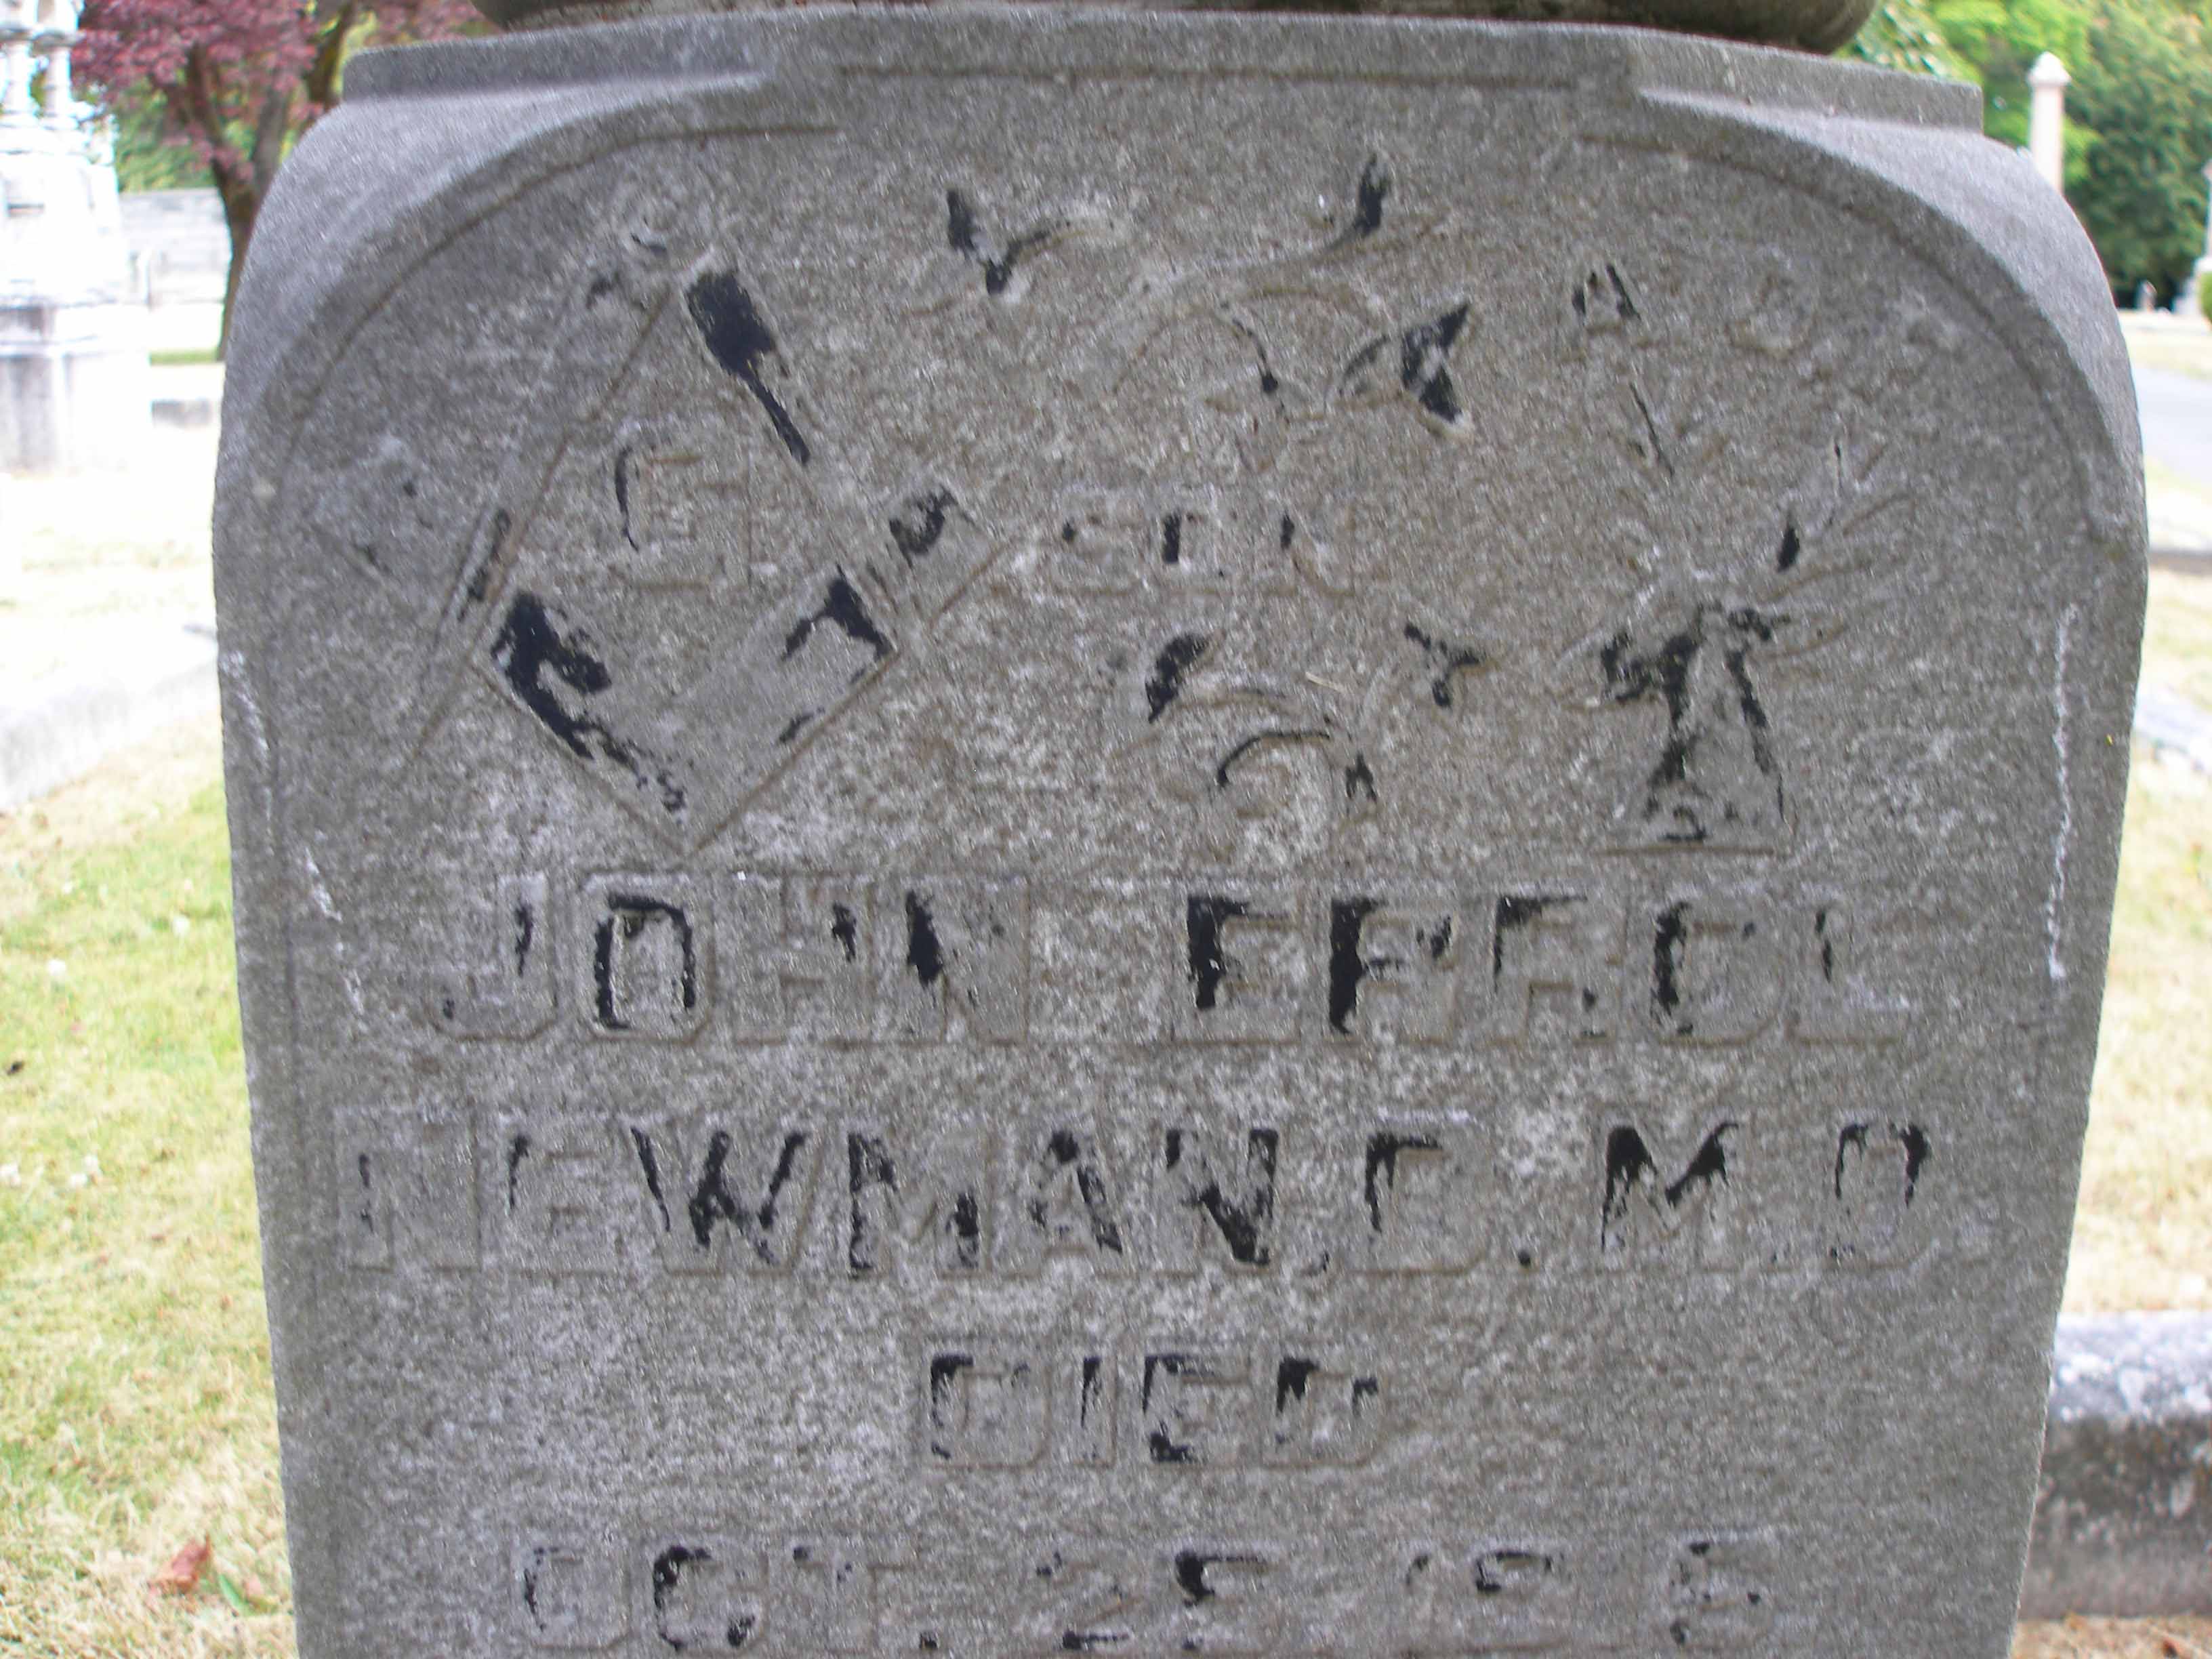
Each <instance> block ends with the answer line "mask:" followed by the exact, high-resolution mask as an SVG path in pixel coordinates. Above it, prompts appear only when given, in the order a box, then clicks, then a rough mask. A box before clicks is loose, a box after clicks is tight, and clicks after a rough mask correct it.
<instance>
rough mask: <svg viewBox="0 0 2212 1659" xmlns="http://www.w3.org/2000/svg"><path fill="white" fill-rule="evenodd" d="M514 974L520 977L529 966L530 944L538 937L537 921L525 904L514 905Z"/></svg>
mask: <svg viewBox="0 0 2212 1659" xmlns="http://www.w3.org/2000/svg"><path fill="white" fill-rule="evenodd" d="M513 921H514V976H515V977H516V978H517V979H520V978H521V977H522V975H523V974H524V973H525V972H526V971H527V970H528V969H529V967H530V946H531V945H532V941H534V940H535V939H537V937H538V921H537V918H536V917H534V916H532V915H531V914H530V907H529V906H528V905H526V904H518V905H516V906H515V907H514V916H513Z"/></svg>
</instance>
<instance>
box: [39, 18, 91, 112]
mask: <svg viewBox="0 0 2212 1659" xmlns="http://www.w3.org/2000/svg"><path fill="white" fill-rule="evenodd" d="M33 3H34V4H35V3H36V0H33ZM80 9H81V8H80V7H79V6H78V4H77V0H53V7H52V13H53V15H52V18H51V20H50V21H48V22H47V24H46V27H45V28H44V29H43V30H41V31H40V36H39V46H40V48H41V50H43V51H44V52H45V53H46V125H48V126H49V127H51V128H52V129H53V130H54V131H56V132H61V133H69V134H71V135H74V134H75V133H76V94H75V92H74V91H73V90H72V88H70V47H71V46H75V45H76V21H77V15H78V13H79V11H80Z"/></svg>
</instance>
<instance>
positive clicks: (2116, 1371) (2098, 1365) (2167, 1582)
mask: <svg viewBox="0 0 2212 1659" xmlns="http://www.w3.org/2000/svg"><path fill="white" fill-rule="evenodd" d="M2020 1612H2021V1618H2023V1619H2057V1618H2062V1617H2063V1616H2064V1615H2065V1614H2067V1613H2085V1614H2106V1615H2112V1616H2116V1617H2130V1618H2149V1617H2157V1616H2160V1615H2164V1614H2172V1613H2212V1314H2180V1313H2162V1314H2118V1315H2107V1316H2094V1317H2081V1318H2071V1319H2062V1320H2060V1321H2059V1322H2058V1337H2057V1344H2056V1346H2055V1350H2054V1353H2053V1363H2052V1366H2051V1407H2050V1416H2049V1419H2048V1421H2047V1422H2046V1424H2045V1429H2044V1437H2043V1480H2042V1484H2041V1486H2040V1487H2039V1490H2038V1494H2037V1500H2036V1509H2035V1525H2034V1529H2033V1532H2032V1533H2031V1534H2030V1535H2029V1544H2028V1557H2027V1582H2026V1583H2025V1584H2024V1585H2023V1586H2022V1588H2021V1598H2020Z"/></svg>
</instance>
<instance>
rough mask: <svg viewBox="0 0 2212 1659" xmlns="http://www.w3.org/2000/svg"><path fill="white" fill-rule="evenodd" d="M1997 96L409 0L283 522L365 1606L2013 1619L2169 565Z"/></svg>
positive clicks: (288, 926)
mask: <svg viewBox="0 0 2212 1659" xmlns="http://www.w3.org/2000/svg"><path fill="white" fill-rule="evenodd" d="M577 15H578V16H580V15H582V14H577ZM1642 16H1643V18H1644V21H1650V14H1649V13H1648V12H1647V13H1644V14H1642ZM518 21H532V22H536V23H544V22H551V23H556V24H557V23H559V22H561V21H570V20H564V18H563V17H562V16H560V15H554V16H551V17H544V16H540V17H534V18H531V19H526V20H518ZM1855 21H1856V20H1855V19H1852V18H1840V19H1839V18H1838V17H1836V16H1832V15H1823V16H1814V15H1799V16H1795V17H1791V18H1788V19H1784V20H1783V21H1782V22H1780V23H1779V24H1777V23H1776V22H1775V21H1774V20H1773V19H1771V18H1770V19H1769V20H1768V26H1767V27H1766V29H1765V31H1764V32H1765V33H1770V34H1772V35H1777V36H1779V37H1780V38H1784V39H1790V38H1796V39H1799V40H1810V41H1814V42H1816V43H1819V42H1826V41H1828V40H1831V38H1832V37H1833V38H1840V36H1838V35H1836V31H1837V30H1838V29H1840V30H1841V31H1842V33H1844V34H1847V33H1849V28H1850V25H1851V24H1852V23H1853V22H1855ZM1977 126H1978V124H1977V112H1976V99H1975V96H1974V94H1973V93H1972V91H1971V90H1970V89H1966V88H1960V87H1956V86H1950V85H1943V84H1939V83H1936V82H1925V81H1912V80H1908V79H1905V78H1904V77H1901V76H1890V75H1887V74H1883V73H1880V72H1875V71H1869V70H1856V69H1852V68H1849V67H1846V66H1843V65H1838V64H1830V63H1826V62H1822V61H1820V60H1819V59H1817V58H1812V57H1809V56H1807V55H1805V54H1802V53H1798V52H1784V51H1777V50H1771V49H1765V48H1760V47H1756V46H1745V45H1736V44H1727V43H1723V42H1718V41H1713V40H1692V39H1686V38H1670V37H1668V36H1665V35H1662V34H1657V33H1648V32H1642V31H1631V30H1618V29H1608V28H1602V27H1591V28H1559V27H1530V26H1524V25H1518V24H1515V23H1511V22H1497V21H1435V20H1431V21H1417V20H1409V19H1392V20H1389V21H1376V20H1360V19H1348V18H1340V17H1337V18H1326V19H1323V18H1284V17H1259V16H1223V15H1194V14H1189V13H1182V14H1166V13H1144V12H1137V11H1124V10H1108V9H1062V10H1058V11H1030V10H1014V9H1008V10H1005V11H999V10H994V9H963V10H957V11H946V12H943V13H932V12H927V11H916V10H906V9H900V10H883V11H877V10H866V9H863V10H853V11H846V10H836V11H830V10H823V9H817V10H803V11H790V12H757V11H755V12H733V13H722V14H716V15H678V16H635V17H632V18H630V19H629V20H628V21H612V22H605V23H602V24H601V25H599V26H598V27H590V28H583V29H562V28H558V27H546V28H532V29H531V30H527V31H524V32H520V33H516V34H514V35H512V36H510V37H508V38H507V39H504V40H495V41H488V42H477V43H466V44H455V45H447V46H433V47H426V48H420V49H416V50H410V51H407V52H395V53H386V54H379V55H375V56H373V57H368V58H363V59H362V60H361V61H360V62H358V63H357V64H356V66H355V67H354V69H353V70H352V71H351V73H350V75H349V88H348V96H347V99H346V100H345V102H344V104H343V106H341V107H340V109H339V110H338V111H337V112H336V113H335V114H334V115H333V116H331V118H328V119H327V120H325V122H323V123H322V124H320V125H319V126H318V127H317V128H316V130H315V131H313V134H311V135H310V137H308V138H307V141H306V142H305V143H303V144H302V145H301V149H300V150H299V152H298V153H297V155H295V157H294V159H293V160H292V161H290V162H289V164H288V167H287V170H286V172H285V173H284V174H283V177H282V179H281V180H280V182H279V184H278V186H277V189H276V194H275V196H274V197H272V199H271V201H270V204H269V207H268V209H267V210H266V213H265V215H264V218H263V219H262V221H261V222H260V224H259V227H258V230H257V233H256V235H255V240H254V242H253V244H252V254H251V258H250V263H249V266H248V270H247V271H246V279H245V286H244V289H243V290H242V294H241V299H240V313H239V318H238V321H237V325H236V333H235V337H234V353H233V356H232V360H231V367H230V371H229V373H230V379H229V385H228V392H227V409H226V422H225V431H224V452H223V462H222V480H221V487H220V492H219V501H218V507H217V523H216V532H217V585H218V598H219V602H220V605H221V608H222V637H223V650H224V655H223V675H224V688H225V700H226V708H225V723H226V745H227V759H228V775H229V802H230V812H231V829H232V837H233V842H234V856H235V860H236V862H235V871H236V880H237V901H238V902H237V916H238V925H239V951H240V981H241V994H242V996H243V999H244V1005H245V1007H244V1011H245V1017H246V1040H247V1044H248V1048H249V1053H250V1055H251V1059H252V1093H253V1102H254V1112H255V1152H256V1162H257V1170H258V1181H259V1185H260V1191H261V1205H262V1223H263V1236H264V1248H265V1250H266V1262H267V1284H268V1290H269V1297H270V1312H271V1316H272V1327H273V1334H274V1351H275V1359H276V1383H277V1391H278V1401H279V1410H280V1425H281V1429H282V1432H283V1443H284V1459H285V1480H286V1510H287V1516H288V1525H289V1529H290V1541H291V1557H292V1562H293V1567H294V1572H295V1591H296V1601H297V1608H298V1619H299V1631H300V1638H301V1650H302V1651H303V1652H304V1653H306V1654H307V1655H309V1656H311V1659H323V1656H338V1655H351V1654H362V1653H386V1652H391V1653H398V1652H469V1653H472V1654H486V1655H509V1654H511V1655H518V1656H520V1655H526V1654H532V1653H537V1652H541V1651H562V1650H566V1651H590V1652H612V1653H622V1654H626V1655H645V1654H663V1653H668V1652H672V1651H678V1650H681V1651H687V1652H743V1653H752V1652H763V1653H777V1654H823V1653H849V1654H863V1653H865V1654H891V1653H914V1652H917V1651H919V1652H925V1653H927V1652H937V1653H946V1654H959V1655H992V1656H1002V1655H1023V1656H1029V1655H1042V1654H1046V1653H1053V1652H1067V1651H1100V1652H1112V1653H1117V1654H1133V1655H1141V1656H1146V1659H1155V1656H1160V1659H1164V1656H1167V1655H1170V1654H1185V1653H1212V1654H1261V1653H1265V1654H1270V1655H1317V1654H1322V1653H1339V1654H1369V1653H1381V1652H1392V1653H1409V1654H1437V1655H1444V1654H1457V1653H1464V1652H1468V1651H1471V1650H1497V1649H1500V1648H1504V1649H1506V1650H1515V1649H1522V1650H1556V1651H1561V1652H1573V1653H1596V1652H1601V1651H1610V1650H1638V1651H1648V1650H1672V1649H1675V1648H1680V1649H1682V1650H1687V1651H1705V1650H1736V1651H1745V1652H1761V1653H1765V1652H1778V1651H1789V1652H1802V1653H1806V1654H1814V1655H1833V1656H1838V1659H1842V1656H1853V1659H1857V1656H1863V1655H1868V1654H1898V1655H1902V1654H1923V1653H1926V1654H1935V1653H1942V1654H1945V1655H1962V1656H1985V1659H1994V1656H1997V1655H2001V1654H2002V1653H2003V1652H2004V1651H2005V1650H2006V1648H2007V1645H2008V1638H2009V1632H2010V1630H2011V1626H2012V1620H2013V1613H2014V1607H2015V1597H2016V1595H2017V1592H2018V1589H2019V1586H2020V1583H2021V1562H2022V1558H2023V1554H2024V1552H2025V1548H2026V1542H2027V1528H2028V1523H2029V1516H2030V1511H2031V1508H2032V1505H2033V1500H2034V1497H2035V1491H2036V1476H2037V1452H2038V1447H2039V1431H2040V1428H2041V1425H2042V1422H2043V1412H2044V1400H2045V1386H2046V1383H2047V1381H2048V1373H2047V1369H2046V1365H2047V1358H2048V1355H2049V1352H2050V1345H2051V1330H2052V1322H2053V1319H2054V1316H2055V1314H2056V1310H2057V1303H2058V1295H2059V1285H2060V1280H2061V1278H2062V1274H2063V1264H2064V1259H2065V1252H2066V1240H2067V1235H2068V1228H2069V1219H2070V1216H2071V1213H2072V1205H2073V1199H2074V1192H2075V1178H2076V1173H2077V1169H2078V1158H2079V1149H2080V1139H2081V1126H2082V1120H2083V1113H2084V1105H2085V1101H2086V1098H2087V1086H2088V1078H2089V1070H2090V1062H2091V1058H2092V1050H2093V1042H2094V1034H2095V1030H2096V1024H2097V1013H2098V1003H2099V997H2100V990H2101V984H2102V975H2103V966H2104V952H2105V946H2106V931H2107V927H2108V924H2109V920H2110V907H2111V900H2112V884H2113V873H2114V862H2115V857H2116V848H2117V842H2118V824H2119V811H2120V803H2121V799H2122V792H2123V787H2124V781H2125V773H2126V767H2127V755H2128V747H2127V741H2126V736H2127V732H2128V721H2129V712H2130V698H2131V695H2132V690H2133V684H2134V673H2135V666H2136V651H2137V646H2138V641H2139V635H2140V629H2141V625H2142V598H2143V584H2144V571H2143V547H2142V542H2143V528H2142V482H2141V476H2140V471H2139V459H2138V454H2137V438H2136V424H2135V412H2134V406H2133V403H2132V400H2131V398H2130V390H2129V380H2128V370H2127V366H2126V362H2125V361H2124V356H2123V355H2122V352H2121V347H2120V343H2119V340H2118V333H2117V330H2116V327H2115V325H2114V323H2113V319H2112V307H2111V303H2110V299H2109V296H2108V295H2107V292H2106V286H2105V283H2104V280H2103V277H2102V276H2101V274H2100V270H2099V269H2098V266H2097V262H2096V259H2095V258H2094V255H2093V252H2091V250H2090V248H2089V246H2088V245H2087V241H2086V240H2084V239H2083V237H2082V235H2081V231H2080V228H2079V227H2078V225H2077V224H2076V223H2075V221H2074V219H2073V217H2072V216H2071V215H2070V214H2069V212H2068V211H2067V210H2066V208H2065V206H2064V204H2063V201H2062V200H2061V199H2060V198H2059V197H2057V194H2056V193H2055V192H2053V191H2051V190H2050V189H2049V188H2048V187H2047V185H2045V183H2044V181H2043V180H2042V179H2040V178H2039V177H2038V175H2037V173H2036V172H2035V170H2034V169H2033V167H2031V166H2030V164H2029V163H2028V162H2027V161H2026V160H2025V159H2023V158H2021V157H2019V156H2017V155H2013V154H2010V153H2008V152H2007V151H2005V150H2003V149H2001V148H1999V147H1997V146H1995V145H1992V144H1990V143H1988V142H1986V141H1985V140H1984V139H1983V138H1982V137H1980V135H1979V133H1978V130H1977ZM337 202H343V203H347V204H353V205H352V206H351V207H350V208H349V210H348V211H346V212H344V213H333V212H331V211H329V210H328V209H329V204H332V203H337Z"/></svg>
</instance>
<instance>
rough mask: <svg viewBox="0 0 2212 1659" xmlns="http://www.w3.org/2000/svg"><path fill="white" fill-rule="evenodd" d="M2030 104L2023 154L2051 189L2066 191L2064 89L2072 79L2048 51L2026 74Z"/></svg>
mask: <svg viewBox="0 0 2212 1659" xmlns="http://www.w3.org/2000/svg"><path fill="white" fill-rule="evenodd" d="M2027 84H2028V89H2029V90H2030V92H2032V93H2033V94H2034V102H2033V105H2032V106H2030V107H2029V110H2028V116H2027V154H2028V158H2029V159H2030V160H2031V161H2033V162H2034V163H2035V170H2036V171H2037V172H2038V173H2041V174H2042V175H2043V177H2044V181H2045V183H2046V184H2048V185H2050V186H2051V189H2053V190H2056V191H2063V190H2064V189H2065V188H2066V88H2068V87H2069V86H2071V85H2073V84H2074V77H2073V76H2070V75H2069V74H2068V73H2067V72H2066V65H2065V64H2062V63H2060V62H2059V61H2058V60H2057V58H2054V57H2053V56H2051V53H2049V52H2045V53H2044V54H2043V56H2042V57H2040V58H2037V59H2036V60H2035V66H2034V67H2033V69H2031V70H2028V72H2027Z"/></svg>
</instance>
